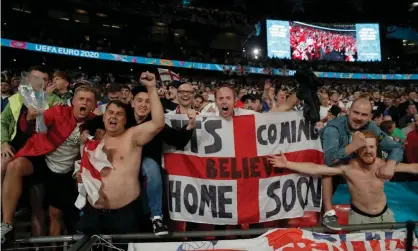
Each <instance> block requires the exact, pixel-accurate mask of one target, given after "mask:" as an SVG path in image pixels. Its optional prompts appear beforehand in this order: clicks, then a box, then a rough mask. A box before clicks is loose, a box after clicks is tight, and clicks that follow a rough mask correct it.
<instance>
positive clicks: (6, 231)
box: [1, 223, 13, 244]
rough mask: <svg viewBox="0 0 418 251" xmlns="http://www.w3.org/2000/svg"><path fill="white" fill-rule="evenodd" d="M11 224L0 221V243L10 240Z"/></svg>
mask: <svg viewBox="0 0 418 251" xmlns="http://www.w3.org/2000/svg"><path fill="white" fill-rule="evenodd" d="M12 231H13V226H12V225H9V224H6V223H1V244H4V243H6V241H9V240H11V237H12Z"/></svg>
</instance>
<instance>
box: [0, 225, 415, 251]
mask: <svg viewBox="0 0 418 251" xmlns="http://www.w3.org/2000/svg"><path fill="white" fill-rule="evenodd" d="M417 226H418V222H402V223H379V224H361V225H343V226H342V231H344V232H351V231H371V230H375V231H376V230H377V231H378V230H379V229H385V230H386V231H387V230H395V229H403V228H406V229H407V231H408V232H407V237H408V241H407V242H409V239H411V240H410V241H412V239H413V228H414V227H417ZM301 229H303V230H307V231H311V232H316V233H326V232H329V230H328V229H327V228H325V227H323V226H315V227H308V228H301ZM270 230H272V229H271V228H259V229H248V230H217V231H190V232H175V233H171V234H170V235H168V236H164V237H159V236H156V235H155V234H154V233H136V234H118V235H100V236H98V235H94V236H91V237H90V236H86V235H74V236H56V237H50V236H44V237H31V238H27V239H18V240H16V241H15V244H19V245H25V244H26V245H28V244H38V245H39V244H41V245H44V246H46V245H45V244H48V243H55V245H56V246H57V247H59V246H62V245H60V244H59V243H65V242H67V243H71V242H72V243H73V244H72V246H70V247H69V248H68V249H67V250H68V251H84V250H90V249H91V248H92V247H93V246H97V245H99V242H101V241H100V240H104V241H107V242H109V243H112V244H120V243H125V242H132V241H134V242H140V241H152V240H154V241H155V240H160V241H173V240H185V239H193V238H203V237H208V236H212V237H219V238H221V237H228V236H260V235H262V234H264V233H266V232H267V231H270ZM101 243H103V242H101ZM105 247H106V246H105ZM5 250H12V249H5ZM406 250H408V249H406Z"/></svg>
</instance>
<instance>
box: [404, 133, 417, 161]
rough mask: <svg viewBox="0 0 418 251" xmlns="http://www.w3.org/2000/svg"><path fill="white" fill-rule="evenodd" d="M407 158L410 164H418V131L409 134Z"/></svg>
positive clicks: (406, 148)
mask: <svg viewBox="0 0 418 251" xmlns="http://www.w3.org/2000/svg"><path fill="white" fill-rule="evenodd" d="M405 156H406V159H407V160H408V163H418V129H415V130H414V131H412V132H410V133H408V135H407V137H406V145H405Z"/></svg>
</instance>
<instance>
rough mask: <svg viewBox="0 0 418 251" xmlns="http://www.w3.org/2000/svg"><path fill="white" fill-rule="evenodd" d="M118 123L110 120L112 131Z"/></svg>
mask: <svg viewBox="0 0 418 251" xmlns="http://www.w3.org/2000/svg"><path fill="white" fill-rule="evenodd" d="M117 125H118V123H117V122H116V119H110V120H109V127H110V128H112V129H115V128H116V126H117Z"/></svg>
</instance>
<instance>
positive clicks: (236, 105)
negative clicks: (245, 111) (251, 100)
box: [234, 99, 244, 108]
mask: <svg viewBox="0 0 418 251" xmlns="http://www.w3.org/2000/svg"><path fill="white" fill-rule="evenodd" d="M234 108H244V103H242V101H241V100H239V99H238V100H237V101H236V102H235V105H234Z"/></svg>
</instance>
